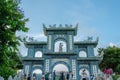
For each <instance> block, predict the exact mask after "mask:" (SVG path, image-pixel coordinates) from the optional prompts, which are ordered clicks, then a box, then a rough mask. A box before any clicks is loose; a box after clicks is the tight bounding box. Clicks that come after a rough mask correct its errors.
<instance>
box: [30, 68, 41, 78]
mask: <svg viewBox="0 0 120 80" xmlns="http://www.w3.org/2000/svg"><path fill="white" fill-rule="evenodd" d="M42 73H43V71H42V68H41V67H39V66H34V67H33V69H32V79H33V76H35V77H36V80H40V79H41V76H42Z"/></svg>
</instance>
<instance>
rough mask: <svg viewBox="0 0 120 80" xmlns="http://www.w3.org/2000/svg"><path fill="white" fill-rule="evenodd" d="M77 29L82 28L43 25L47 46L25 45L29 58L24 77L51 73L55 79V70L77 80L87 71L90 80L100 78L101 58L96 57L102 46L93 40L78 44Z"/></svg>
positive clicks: (42, 44) (33, 43)
mask: <svg viewBox="0 0 120 80" xmlns="http://www.w3.org/2000/svg"><path fill="white" fill-rule="evenodd" d="M77 27H78V25H76V26H75V27H72V26H71V25H65V26H62V25H59V26H58V27H56V26H55V25H53V26H49V27H46V26H45V25H43V30H44V34H45V36H46V37H47V42H42V41H41V42H37V41H31V42H26V43H25V45H26V47H27V48H28V55H27V56H26V57H23V58H22V60H23V64H24V73H25V74H27V75H28V74H29V73H30V74H31V75H32V74H33V73H34V71H35V70H38V72H39V74H42V73H46V72H50V73H51V78H52V79H53V71H54V70H55V71H56V74H57V72H60V70H61V71H64V72H69V71H72V73H73V79H74V80H80V79H81V76H82V72H83V70H85V72H86V74H87V80H89V78H90V74H94V75H96V74H97V72H98V62H99V60H100V58H99V57H96V56H95V55H94V48H95V47H96V46H97V44H98V39H96V41H93V40H92V39H91V38H88V39H87V40H85V41H78V42H76V41H74V36H76V35H77ZM36 55H37V56H36ZM60 65H62V66H63V67H60ZM57 70H58V71H57ZM58 74H59V73H58ZM31 77H32V76H31ZM40 77H41V75H40V76H39V78H40Z"/></svg>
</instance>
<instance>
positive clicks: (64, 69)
mask: <svg viewBox="0 0 120 80" xmlns="http://www.w3.org/2000/svg"><path fill="white" fill-rule="evenodd" d="M69 71H70V70H69V66H68V65H67V64H66V63H65V62H57V63H56V64H54V66H53V68H52V72H53V74H52V78H53V80H54V78H55V80H59V79H60V76H61V75H62V74H64V77H65V78H66V75H67V73H68V72H69Z"/></svg>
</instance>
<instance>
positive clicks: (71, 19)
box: [19, 0, 120, 54]
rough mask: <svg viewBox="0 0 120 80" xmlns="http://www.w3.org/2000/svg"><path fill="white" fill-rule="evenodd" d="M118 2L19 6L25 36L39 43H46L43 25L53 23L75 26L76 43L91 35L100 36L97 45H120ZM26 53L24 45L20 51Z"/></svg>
mask: <svg viewBox="0 0 120 80" xmlns="http://www.w3.org/2000/svg"><path fill="white" fill-rule="evenodd" d="M119 3H120V0H22V1H21V3H20V7H21V8H22V10H23V11H24V15H25V17H26V18H29V22H27V23H26V26H27V27H28V28H29V31H28V33H19V35H22V36H25V35H27V36H32V37H34V39H36V40H38V41H44V40H45V41H46V40H47V39H46V37H45V36H44V33H43V26H42V24H43V23H44V24H45V25H46V26H49V25H53V24H56V25H58V26H59V24H62V25H65V24H68V25H71V24H72V25H73V27H74V26H75V25H76V24H77V23H78V24H79V25H78V32H77V36H75V38H74V40H75V41H82V40H85V39H87V37H88V36H92V37H93V40H95V39H96V38H97V37H99V42H98V46H97V48H99V47H107V46H109V45H117V46H120V34H119V32H120V5H119ZM20 51H22V54H25V50H24V49H23V46H22V47H21V48H20Z"/></svg>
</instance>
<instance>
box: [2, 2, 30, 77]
mask: <svg viewBox="0 0 120 80" xmlns="http://www.w3.org/2000/svg"><path fill="white" fill-rule="evenodd" d="M27 21H28V19H27V18H25V17H24V14H23V11H22V9H21V8H20V7H19V2H18V1H17V0H0V75H1V76H3V77H5V78H7V77H8V76H9V75H13V74H14V73H15V72H16V69H17V67H18V65H19V58H18V56H17V52H18V46H19V45H20V41H22V39H21V38H20V37H17V36H16V32H17V31H22V32H27V31H28V28H27V27H25V23H26V22H27Z"/></svg>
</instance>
